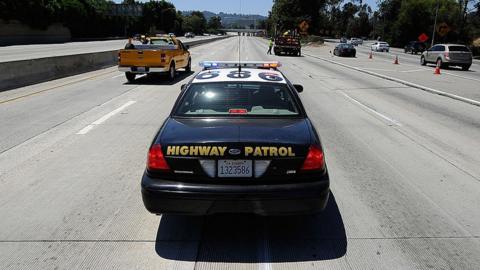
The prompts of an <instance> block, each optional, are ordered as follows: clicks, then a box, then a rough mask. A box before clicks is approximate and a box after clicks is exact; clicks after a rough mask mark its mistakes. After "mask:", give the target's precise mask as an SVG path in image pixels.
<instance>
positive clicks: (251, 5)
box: [115, 0, 377, 16]
mask: <svg viewBox="0 0 480 270" xmlns="http://www.w3.org/2000/svg"><path fill="white" fill-rule="evenodd" d="M167 1H168V2H171V3H173V4H174V5H175V7H176V8H177V10H200V11H204V10H207V11H212V12H215V13H219V12H220V11H223V12H225V13H240V2H241V4H242V9H241V13H243V14H259V15H264V16H266V15H267V14H268V11H270V9H271V8H272V4H273V1H272V0H167ZM115 2H122V0H115ZM142 2H146V0H143V1H142ZM345 2H347V1H345ZM364 2H365V3H367V4H369V5H370V6H371V7H372V8H374V9H375V7H376V6H377V5H376V4H375V2H376V1H375V0H366V1H364Z"/></svg>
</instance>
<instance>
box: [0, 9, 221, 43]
mask: <svg viewBox="0 0 480 270" xmlns="http://www.w3.org/2000/svg"><path fill="white" fill-rule="evenodd" d="M119 6H120V9H119ZM115 10H117V11H115ZM118 10H121V11H122V12H118ZM131 10H140V13H139V14H136V13H134V12H129V11H131ZM0 19H2V20H3V21H5V22H9V21H11V20H15V21H20V22H21V23H24V24H26V25H28V26H30V27H32V28H34V29H40V30H41V29H46V28H47V27H48V26H49V25H50V24H52V23H61V24H63V25H64V26H66V27H68V28H69V29H70V31H71V33H72V36H73V37H74V38H95V37H112V36H130V35H132V34H135V33H158V32H163V33H170V32H174V33H176V34H178V35H182V34H184V33H185V32H194V33H196V34H203V33H205V32H207V31H208V32H211V33H218V31H219V29H220V28H221V27H222V24H221V19H219V17H216V16H212V17H209V18H208V19H207V18H206V17H205V16H204V14H203V12H200V11H193V12H189V13H188V14H183V13H182V12H180V11H178V10H176V8H175V6H174V5H173V4H172V3H170V2H167V1H153V0H151V1H149V2H139V1H134V0H125V1H123V3H122V5H116V4H115V3H114V2H113V1H107V0H42V1H32V0H2V1H0Z"/></svg>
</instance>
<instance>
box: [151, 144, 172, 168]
mask: <svg viewBox="0 0 480 270" xmlns="http://www.w3.org/2000/svg"><path fill="white" fill-rule="evenodd" d="M147 168H148V169H149V170H155V171H157V170H162V171H166V170H170V167H169V166H168V163H167V161H166V160H165V157H164V156H163V152H162V146H161V145H160V144H154V145H153V146H152V147H151V148H150V151H148V160H147Z"/></svg>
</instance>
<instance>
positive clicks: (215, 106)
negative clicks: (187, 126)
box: [175, 82, 299, 116]
mask: <svg viewBox="0 0 480 270" xmlns="http://www.w3.org/2000/svg"><path fill="white" fill-rule="evenodd" d="M186 91H187V92H186V93H185V95H184V96H183V98H182V100H181V101H180V103H179V105H178V106H177V109H176V111H175V115H176V116H209V115H210V116H219V115H222V116H238V115H244V116H294V115H298V114H299V110H298V108H297V105H296V104H295V102H294V100H293V98H292V95H291V93H290V90H289V89H288V87H287V85H286V84H278V83H252V82H248V83H240V82H239V83H226V82H223V83H196V84H192V85H191V86H190V87H189V88H188V89H187V90H186Z"/></svg>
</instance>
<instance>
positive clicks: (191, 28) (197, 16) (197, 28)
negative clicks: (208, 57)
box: [183, 11, 207, 35]
mask: <svg viewBox="0 0 480 270" xmlns="http://www.w3.org/2000/svg"><path fill="white" fill-rule="evenodd" d="M206 28H207V20H206V19H205V16H204V15H203V13H202V12H200V11H193V12H192V13H191V14H190V15H189V16H185V17H184V19H183V30H184V31H185V32H193V33H195V34H197V35H201V34H203V33H205V31H206Z"/></svg>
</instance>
